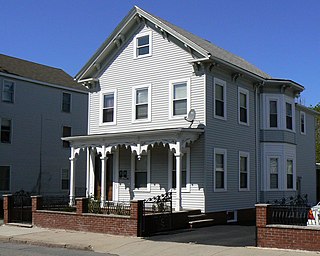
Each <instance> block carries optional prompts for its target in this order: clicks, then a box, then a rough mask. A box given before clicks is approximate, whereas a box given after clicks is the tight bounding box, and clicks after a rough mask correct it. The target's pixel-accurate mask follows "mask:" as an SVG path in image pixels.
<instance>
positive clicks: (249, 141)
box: [65, 7, 317, 219]
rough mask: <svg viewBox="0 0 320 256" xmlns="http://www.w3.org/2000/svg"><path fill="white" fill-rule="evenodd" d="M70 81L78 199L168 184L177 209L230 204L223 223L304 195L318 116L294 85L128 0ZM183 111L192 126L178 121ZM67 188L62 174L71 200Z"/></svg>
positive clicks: (151, 191)
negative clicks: (78, 117)
mask: <svg viewBox="0 0 320 256" xmlns="http://www.w3.org/2000/svg"><path fill="white" fill-rule="evenodd" d="M76 80H77V81H78V82H79V83H82V84H84V85H85V86H86V87H87V88H89V89H90V94H89V127H88V134H87V135H83V136H73V137H69V138H65V141H68V142H70V143H71V158H70V160H71V177H75V176H76V173H77V168H78V167H79V165H77V167H75V165H74V162H75V160H76V159H77V157H78V155H81V154H85V153H87V154H88V155H87V157H88V163H87V177H86V182H87V196H88V197H89V196H95V197H97V198H100V199H101V200H102V201H105V200H113V201H127V200H132V199H145V198H149V197H152V196H155V195H159V194H162V193H165V192H167V191H172V193H173V199H174V200H173V207H174V209H175V210H176V211H180V210H182V209H201V210H202V211H203V212H220V211H221V212H231V214H230V216H232V217H231V219H232V218H235V219H236V216H237V211H241V210H245V209H252V208H254V205H255V203H256V202H266V201H269V200H273V199H281V198H282V197H287V196H291V195H296V194H297V193H298V192H301V193H307V194H308V195H309V200H311V201H315V194H316V192H315V191H316V187H315V174H316V172H315V141H314V126H315V120H314V119H315V118H314V116H315V115H316V114H317V113H316V112H314V111H312V110H309V109H308V108H306V107H303V106H300V105H297V104H295V97H296V96H297V95H299V94H300V93H301V92H302V91H303V90H304V87H303V86H302V85H300V84H298V83H296V82H294V81H291V80H286V79H274V78H272V77H271V76H269V75H268V74H266V73H264V72H263V71H261V70H259V69H258V68H256V67H255V66H253V65H252V64H250V63H248V62H247V61H245V60H244V59H242V58H240V57H238V56H235V55H233V54H231V53H229V52H227V51H225V50H223V49H221V48H219V47H217V46H215V45H213V44H211V43H210V42H208V41H206V40H204V39H201V38H199V37H197V36H195V35H193V34H191V33H189V32H187V31H185V30H183V29H181V28H179V27H176V26H175V25H172V24H171V23H169V22H167V21H165V20H163V19H161V18H159V17H156V16H154V15H151V14H150V13H147V12H146V11H144V10H142V9H140V8H138V7H134V8H133V9H132V10H131V11H130V12H129V14H128V15H127V16H126V17H125V18H124V19H123V20H122V21H121V23H120V24H119V25H118V26H117V28H116V29H115V30H114V31H113V33H112V34H111V35H110V37H109V38H108V39H107V40H106V41H105V42H104V43H103V44H102V46H101V47H100V48H99V49H98V50H97V52H96V53H95V54H94V55H93V56H92V58H91V59H90V60H89V61H88V63H87V64H86V65H85V66H84V67H83V68H82V69H81V70H80V72H79V73H78V74H77V75H76ZM190 110H194V111H195V112H196V117H195V120H194V122H193V123H189V122H188V121H187V120H185V117H186V116H187V115H188V113H189V111H190ZM194 111H191V112H190V113H191V114H190V118H192V114H194ZM190 124H191V126H190V127H189V125H190ZM83 151H84V153H83ZM297 184H298V187H297ZM75 186H77V183H76V182H74V180H73V178H71V193H70V196H71V198H72V197H73V196H74V193H75V192H74V187H75ZM230 216H229V217H230Z"/></svg>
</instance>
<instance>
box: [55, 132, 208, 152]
mask: <svg viewBox="0 0 320 256" xmlns="http://www.w3.org/2000/svg"><path fill="white" fill-rule="evenodd" d="M203 132H204V129H203V128H168V129H154V130H143V131H141V130H140V131H130V132H118V133H103V134H92V135H83V136H73V137H64V138H61V139H62V140H64V141H69V142H70V144H71V146H72V147H74V148H86V147H100V146H105V147H117V146H118V145H125V146H137V145H140V146H148V145H154V144H156V143H162V144H164V145H165V144H172V143H176V142H180V143H181V146H182V147H185V146H186V144H187V143H190V142H193V141H195V140H197V139H198V138H199V136H200V134H202V133H203Z"/></svg>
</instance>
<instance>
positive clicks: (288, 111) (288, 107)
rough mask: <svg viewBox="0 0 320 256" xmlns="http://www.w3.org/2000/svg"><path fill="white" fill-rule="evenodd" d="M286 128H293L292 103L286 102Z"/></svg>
mask: <svg viewBox="0 0 320 256" xmlns="http://www.w3.org/2000/svg"><path fill="white" fill-rule="evenodd" d="M286 128H287V129H288V130H292V104H291V103H288V102H286Z"/></svg>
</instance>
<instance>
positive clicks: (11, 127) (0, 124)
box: [0, 117, 13, 144]
mask: <svg viewBox="0 0 320 256" xmlns="http://www.w3.org/2000/svg"><path fill="white" fill-rule="evenodd" d="M4 119H5V120H8V121H10V131H9V141H8V142H3V141H2V122H3V120H4ZM12 131H13V121H12V119H11V118H6V117H1V118H0V144H12V136H13V132H12Z"/></svg>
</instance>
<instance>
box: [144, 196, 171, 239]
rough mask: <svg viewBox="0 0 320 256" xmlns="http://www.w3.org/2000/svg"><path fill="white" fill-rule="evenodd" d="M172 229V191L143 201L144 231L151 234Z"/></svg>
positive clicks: (145, 233)
mask: <svg viewBox="0 0 320 256" xmlns="http://www.w3.org/2000/svg"><path fill="white" fill-rule="evenodd" d="M171 229H172V193H171V192H167V193H165V194H162V195H159V196H154V197H151V198H148V199H146V200H144V202H143V218H142V232H143V234H144V235H151V234H155V233H158V232H162V231H168V230H171Z"/></svg>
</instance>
